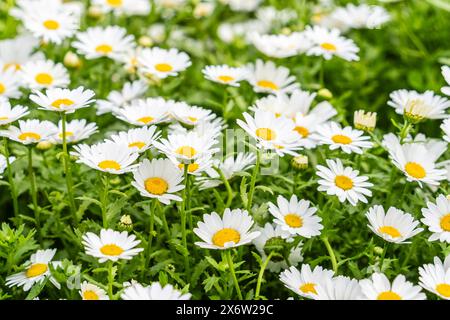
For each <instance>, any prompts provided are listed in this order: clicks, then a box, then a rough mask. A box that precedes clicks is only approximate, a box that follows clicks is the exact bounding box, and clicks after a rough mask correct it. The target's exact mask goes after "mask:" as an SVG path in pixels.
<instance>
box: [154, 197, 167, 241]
mask: <svg viewBox="0 0 450 320" xmlns="http://www.w3.org/2000/svg"><path fill="white" fill-rule="evenodd" d="M157 208H158V211H159V213H161V220H162V223H163V228H164V232H165V233H166V235H167V239H170V229H169V224H168V223H167V219H166V215H165V213H164V210H161V206H160V204H159V202H158V203H157Z"/></svg>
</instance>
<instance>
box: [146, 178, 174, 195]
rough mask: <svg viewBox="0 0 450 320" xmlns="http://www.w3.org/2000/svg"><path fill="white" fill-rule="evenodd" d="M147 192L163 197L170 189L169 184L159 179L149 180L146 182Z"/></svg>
mask: <svg viewBox="0 0 450 320" xmlns="http://www.w3.org/2000/svg"><path fill="white" fill-rule="evenodd" d="M144 185H145V190H147V191H148V192H149V193H151V194H154V195H158V196H159V195H162V194H164V193H166V192H167V190H168V189H169V184H168V183H167V181H166V180H164V179H162V178H158V177H152V178H148V179H146V180H145V182H144Z"/></svg>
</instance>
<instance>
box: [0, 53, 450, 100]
mask: <svg viewBox="0 0 450 320" xmlns="http://www.w3.org/2000/svg"><path fill="white" fill-rule="evenodd" d="M0 57H1V56H0ZM441 72H442V76H443V77H444V79H445V82H447V84H448V86H445V87H442V88H441V92H442V93H443V94H445V95H447V96H450V67H448V66H442V67H441Z"/></svg>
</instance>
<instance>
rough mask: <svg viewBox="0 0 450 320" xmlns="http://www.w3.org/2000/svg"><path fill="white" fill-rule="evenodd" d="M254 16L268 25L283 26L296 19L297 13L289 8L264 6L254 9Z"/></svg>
mask: <svg viewBox="0 0 450 320" xmlns="http://www.w3.org/2000/svg"><path fill="white" fill-rule="evenodd" d="M256 18H257V19H258V20H259V21H262V22H264V23H266V24H268V25H269V26H273V25H281V26H283V25H286V24H288V23H289V22H291V21H293V20H295V19H297V18H298V15H297V12H296V11H295V10H292V9H291V8H285V9H281V10H278V9H276V8H275V7H273V6H265V7H260V8H258V10H256Z"/></svg>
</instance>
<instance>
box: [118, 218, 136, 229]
mask: <svg viewBox="0 0 450 320" xmlns="http://www.w3.org/2000/svg"><path fill="white" fill-rule="evenodd" d="M118 228H119V229H120V230H123V231H128V232H129V231H131V230H133V220H131V217H130V216H129V215H127V214H126V215H123V216H122V217H121V218H120V221H119V224H118Z"/></svg>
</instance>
